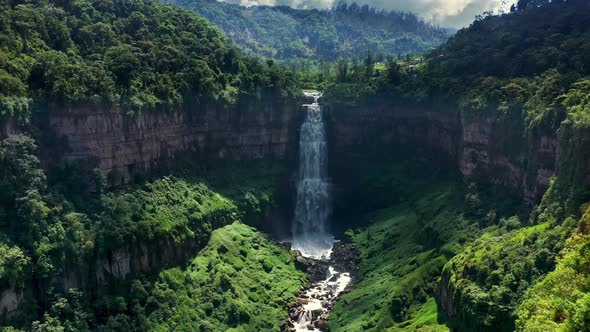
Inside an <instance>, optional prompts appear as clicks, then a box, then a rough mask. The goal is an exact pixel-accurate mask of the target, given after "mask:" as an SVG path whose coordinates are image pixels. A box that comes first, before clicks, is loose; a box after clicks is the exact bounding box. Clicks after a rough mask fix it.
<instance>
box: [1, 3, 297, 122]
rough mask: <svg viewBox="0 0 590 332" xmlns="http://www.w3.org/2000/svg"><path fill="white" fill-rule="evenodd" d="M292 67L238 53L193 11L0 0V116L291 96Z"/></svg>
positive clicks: (141, 5)
mask: <svg viewBox="0 0 590 332" xmlns="http://www.w3.org/2000/svg"><path fill="white" fill-rule="evenodd" d="M299 93H300V92H299V91H298V89H297V88H296V86H295V78H294V76H293V74H292V73H290V72H288V71H286V70H285V69H284V68H283V67H280V66H270V65H267V64H261V63H259V61H258V59H256V58H249V57H243V56H241V55H240V54H239V52H238V51H237V49H236V48H235V47H234V46H232V44H231V43H230V42H229V41H228V39H227V38H226V37H225V36H224V35H223V34H222V33H221V32H220V31H219V30H218V29H217V28H215V27H214V26H212V25H211V24H210V23H209V22H207V21H206V20H205V19H203V18H201V17H199V16H197V15H196V14H194V13H192V12H190V11H188V10H182V9H179V8H177V7H175V6H172V5H162V4H157V3H154V2H150V1H127V0H125V1H111V0H106V1H87V0H76V1H68V2H65V3H64V2H61V1H31V2H19V1H8V0H2V1H0V116H1V117H2V118H7V117H10V118H13V119H16V120H18V121H20V122H27V121H28V120H29V119H30V112H31V110H32V109H40V110H44V109H46V108H47V107H48V105H49V107H50V108H51V107H61V106H79V105H82V106H87V105H95V106H106V107H110V108H117V109H119V108H122V109H124V110H125V111H126V112H129V113H133V112H140V111H143V110H151V109H176V108H178V107H182V106H191V107H192V108H193V109H194V108H198V107H195V105H203V104H207V103H212V102H217V103H222V104H224V103H225V104H231V103H236V102H237V100H238V99H239V98H241V97H248V98H264V97H268V96H273V97H289V96H290V97H292V96H295V95H298V94H299Z"/></svg>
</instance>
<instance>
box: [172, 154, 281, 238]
mask: <svg viewBox="0 0 590 332" xmlns="http://www.w3.org/2000/svg"><path fill="white" fill-rule="evenodd" d="M189 159H190V158H189ZM177 167H178V168H179V169H180V171H179V176H181V177H182V178H185V179H187V180H190V181H205V182H206V183H207V184H208V185H209V186H210V187H211V188H212V189H213V190H215V191H216V192H219V193H220V194H222V195H223V196H225V197H227V198H228V199H230V200H231V201H232V202H233V203H234V204H235V205H236V206H237V207H238V210H239V213H240V220H242V221H243V222H244V223H246V224H248V225H250V226H253V227H256V228H257V229H258V230H263V231H268V230H270V228H272V229H274V230H276V229H277V228H276V227H278V226H280V225H275V224H274V222H273V221H271V222H273V224H271V225H268V224H267V223H268V221H269V220H268V219H269V218H268V214H269V213H270V212H271V211H272V210H276V208H277V207H279V206H281V207H285V206H287V205H289V204H290V203H289V201H290V199H291V194H292V193H291V192H290V190H291V189H292V188H291V186H290V185H289V184H288V183H287V180H286V179H288V177H289V175H288V174H287V172H288V171H289V170H288V169H287V167H286V165H285V163H284V162H283V161H274V160H255V161H240V162H239V163H238V162H231V161H230V162H212V163H210V164H208V165H206V166H203V165H202V164H200V165H199V169H194V165H193V163H191V161H190V160H181V161H179V162H178V163H177ZM283 226H284V225H283Z"/></svg>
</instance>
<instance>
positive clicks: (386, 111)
mask: <svg viewBox="0 0 590 332" xmlns="http://www.w3.org/2000/svg"><path fill="white" fill-rule="evenodd" d="M328 109H329V117H328V118H329V121H330V124H329V127H330V136H331V137H330V142H331V144H332V145H333V146H332V149H333V151H334V152H333V153H332V154H333V155H338V159H341V160H344V159H346V155H354V154H366V153H371V151H374V152H375V153H378V154H380V155H381V156H383V157H392V156H393V157H395V156H400V157H401V158H407V157H408V156H409V157H413V158H417V159H418V160H421V161H424V162H426V163H428V164H430V165H433V166H440V165H443V164H448V165H450V166H451V167H452V168H455V169H457V170H458V171H459V172H460V174H461V175H462V176H463V177H464V178H465V179H466V180H468V181H475V182H480V183H486V184H492V185H495V186H497V187H501V188H503V189H506V190H509V191H512V192H514V193H515V194H516V195H519V196H521V197H522V198H523V199H524V200H525V201H527V202H530V203H532V202H534V201H536V200H537V199H539V198H540V196H541V195H542V194H543V193H544V191H545V189H546V188H547V186H548V184H549V180H550V179H551V177H552V176H553V175H554V174H555V172H556V169H557V166H558V155H559V144H558V139H557V135H556V134H555V135H553V136H552V135H537V136H534V137H526V135H525V134H524V133H523V125H522V120H521V119H517V118H514V117H512V118H511V117H508V116H502V115H497V114H475V115H469V116H466V115H464V114H461V113H460V112H458V111H457V110H452V109H442V108H441V109H426V108H403V107H396V106H388V105H386V104H381V105H379V104H377V105H374V106H370V107H351V106H347V105H338V104H333V105H330V106H329V107H328Z"/></svg>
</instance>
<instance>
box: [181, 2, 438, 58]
mask: <svg viewBox="0 0 590 332" xmlns="http://www.w3.org/2000/svg"><path fill="white" fill-rule="evenodd" d="M170 2H172V1H170ZM174 3H175V4H177V5H180V6H182V7H185V8H188V9H191V10H194V11H196V12H197V13H199V14H201V15H203V16H204V17H205V18H207V19H208V20H210V21H211V22H212V23H213V24H215V25H217V26H218V27H220V28H221V29H222V30H223V31H224V32H225V33H226V34H227V35H228V36H229V37H230V38H231V39H232V40H233V41H234V42H235V43H236V44H237V45H239V46H240V48H241V49H242V50H243V51H244V52H245V53H246V54H255V55H258V56H263V57H267V58H275V59H281V60H291V61H287V62H288V63H291V64H293V65H296V64H298V66H305V63H306V62H307V60H312V59H315V60H322V61H328V62H332V61H336V60H337V59H339V58H352V57H356V56H360V55H364V54H365V53H366V52H367V50H372V51H373V52H374V53H375V54H378V55H380V56H381V57H388V56H401V55H403V56H405V55H406V54H408V53H412V54H413V53H417V52H422V51H426V50H429V49H432V48H433V47H435V46H438V45H440V44H441V43H443V42H444V41H445V40H446V39H447V33H446V31H444V30H443V29H440V28H437V27H435V26H433V25H431V24H429V23H426V22H424V21H423V20H421V19H419V18H418V17H417V16H416V15H414V14H410V13H402V12H385V11H379V10H376V9H375V8H370V7H369V6H367V5H364V6H359V5H357V4H356V3H353V4H350V5H348V4H346V3H345V2H341V3H340V4H338V5H337V6H335V7H334V8H332V9H330V10H316V9H314V10H298V9H293V8H289V7H286V6H279V7H267V6H252V7H242V6H239V5H233V4H228V3H223V2H219V1H216V0H182V1H174ZM298 60H303V61H298ZM298 69H301V68H298Z"/></svg>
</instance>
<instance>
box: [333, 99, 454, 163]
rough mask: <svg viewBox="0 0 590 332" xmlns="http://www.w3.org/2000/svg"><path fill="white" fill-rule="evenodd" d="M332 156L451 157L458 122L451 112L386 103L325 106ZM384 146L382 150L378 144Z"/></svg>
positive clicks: (445, 158)
mask: <svg viewBox="0 0 590 332" xmlns="http://www.w3.org/2000/svg"><path fill="white" fill-rule="evenodd" d="M328 119H329V120H328V121H329V126H328V127H329V131H330V144H331V148H332V150H333V153H332V154H333V155H338V154H342V153H343V154H346V153H355V152H362V153H367V152H369V153H371V152H375V153H390V154H392V153H404V154H409V155H412V156H414V157H418V158H419V159H424V160H435V159H437V160H440V159H443V160H454V159H455V158H456V157H457V152H458V148H459V145H458V143H459V139H458V138H459V134H460V131H459V121H458V118H456V117H455V116H453V115H452V114H448V113H443V112H436V111H431V110H426V109H405V108H395V107H387V106H375V107H371V108H354V107H347V106H343V105H330V107H329V108H328ZM384 146H385V147H388V149H387V150H385V151H378V150H381V148H382V147H384Z"/></svg>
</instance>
